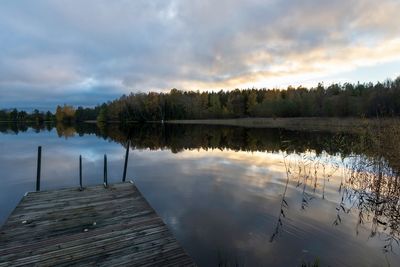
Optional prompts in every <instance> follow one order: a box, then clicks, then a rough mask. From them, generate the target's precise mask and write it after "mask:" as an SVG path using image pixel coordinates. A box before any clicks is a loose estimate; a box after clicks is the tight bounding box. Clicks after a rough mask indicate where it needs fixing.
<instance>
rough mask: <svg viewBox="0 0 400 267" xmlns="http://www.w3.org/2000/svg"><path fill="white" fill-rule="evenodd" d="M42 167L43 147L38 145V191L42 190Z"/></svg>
mask: <svg viewBox="0 0 400 267" xmlns="http://www.w3.org/2000/svg"><path fill="white" fill-rule="evenodd" d="M41 167H42V147H41V146H38V157H37V172H36V191H40V171H41Z"/></svg>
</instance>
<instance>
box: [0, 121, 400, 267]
mask: <svg viewBox="0 0 400 267" xmlns="http://www.w3.org/2000/svg"><path fill="white" fill-rule="evenodd" d="M0 132H1V133H0V148H1V151H3V153H2V154H1V156H0V169H1V170H2V172H1V179H2V185H3V186H2V187H1V189H0V207H1V212H0V222H1V223H2V222H4V220H5V219H6V218H7V216H8V214H9V213H10V212H11V211H12V210H13V208H14V207H15V205H16V204H17V202H18V201H19V199H20V198H21V197H22V196H23V194H24V193H25V192H26V191H33V190H34V187H35V174H36V172H35V171H36V168H35V164H36V155H35V153H36V149H37V146H38V145H42V146H43V155H42V157H43V159H42V185H41V187H42V188H41V189H42V190H46V189H49V188H59V187H66V186H77V187H78V186H79V168H78V167H79V166H78V164H77V162H78V158H79V155H80V154H81V155H82V164H83V169H84V173H83V184H84V185H85V184H86V185H87V184H100V183H102V168H103V155H104V154H107V157H108V174H109V183H112V182H117V181H120V180H121V177H123V166H124V158H125V151H126V150H125V149H126V145H127V144H128V142H127V141H129V143H130V145H131V150H130V151H131V152H130V154H131V155H130V157H129V164H128V169H127V179H133V180H134V181H135V183H136V184H137V186H138V188H139V189H140V190H141V191H142V193H143V195H144V196H145V197H146V199H148V201H149V202H150V204H151V205H152V206H153V207H154V208H155V209H156V211H157V212H158V213H159V215H160V216H161V217H162V218H163V219H164V221H165V222H166V223H167V225H168V226H169V228H170V229H171V230H172V231H173V233H174V234H175V236H176V237H177V238H178V240H179V241H180V243H181V244H182V245H183V246H184V248H185V249H186V250H187V252H188V253H189V254H190V255H191V256H192V257H193V258H194V260H195V261H196V262H197V263H198V264H199V265H200V266H213V265H214V266H217V265H220V266H231V265H234V266H237V265H239V266H259V265H266V264H269V265H271V266H301V265H302V263H313V262H315V261H316V260H317V261H318V262H319V263H320V265H321V266H327V265H330V266H385V265H388V264H389V263H390V264H391V265H392V266H395V265H396V264H398V263H399V262H400V258H399V253H400V249H399V237H400V233H399V224H400V212H399V205H400V202H399V196H400V186H399V176H398V171H397V170H398V168H397V165H396V164H395V163H396V162H398V160H397V158H396V156H397V154H396V153H383V151H387V149H385V145H387V144H385V143H383V141H382V140H383V139H382V140H378V141H379V142H380V143H379V145H377V146H373V145H365V144H366V143H368V144H370V143H371V142H370V141H369V142H365V138H364V137H365V136H364V135H363V136H361V135H355V134H352V135H350V134H333V133H320V132H296V131H286V130H281V129H256V128H240V127H227V126H205V125H170V124H163V125H162V124H144V125H142V124H134V125H130V126H120V125H110V126H105V125H103V126H101V125H100V126H98V125H95V124H79V125H74V126H72V125H70V126H66V125H56V126H55V127H53V126H52V125H42V126H27V125H16V124H0ZM374 136H377V135H374ZM392 136H393V135H392ZM361 137H362V138H361ZM373 141H376V140H373ZM378 141H376V142H378ZM385 142H386V141H385ZM393 142H395V141H393ZM389 145H390V146H393V144H389ZM376 147H379V148H381V150H379V149H376ZM171 152H172V153H171Z"/></svg>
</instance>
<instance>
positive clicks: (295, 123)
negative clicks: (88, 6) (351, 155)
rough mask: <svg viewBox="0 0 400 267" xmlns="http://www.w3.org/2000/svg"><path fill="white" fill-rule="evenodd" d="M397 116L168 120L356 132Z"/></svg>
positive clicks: (394, 120)
mask: <svg viewBox="0 0 400 267" xmlns="http://www.w3.org/2000/svg"><path fill="white" fill-rule="evenodd" d="M399 122H400V120H399V118H380V119H371V118H368V119H367V118H337V117H330V118H321V117H297V118H239V119H205V120H203V119H201V120H169V121H165V123H170V124H205V125H226V126H239V127H246V128H282V129H287V130H307V131H334V132H353V133H354V132H358V131H359V130H362V129H364V128H365V127H368V126H371V125H372V126H383V127H384V126H387V125H391V124H393V123H399Z"/></svg>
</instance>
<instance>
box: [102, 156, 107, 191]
mask: <svg viewBox="0 0 400 267" xmlns="http://www.w3.org/2000/svg"><path fill="white" fill-rule="evenodd" d="M103 184H104V187H107V155H106V154H104V183H103Z"/></svg>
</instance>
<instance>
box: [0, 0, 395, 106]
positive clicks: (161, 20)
mask: <svg viewBox="0 0 400 267" xmlns="http://www.w3.org/2000/svg"><path fill="white" fill-rule="evenodd" d="M399 13H400V2H399V1H396V0H382V1H379V2H378V1H372V0H363V1H361V0H357V1H356V0H338V1H328V0H321V1H312V0H303V1H295V0H284V1H276V0H269V1H265V0H251V1H239V0H235V1H227V0H222V1H211V0H204V1H195V2H193V1H183V0H181V1H179V0H176V1H161V0H160V1H127V0H116V1H106V0H96V1H94V0H86V1H66V0H64V1H45V0H38V1H35V3H32V2H31V1H27V0H25V1H23V0H22V1H3V2H2V8H1V9H0V38H1V40H2V42H1V43H0V105H2V106H7V105H14V104H15V103H17V102H19V101H21V102H23V103H24V105H29V103H31V104H32V105H35V104H37V101H38V99H39V100H40V99H45V100H46V101H48V102H49V105H50V104H54V103H59V102H60V101H61V102H71V103H72V104H74V103H77V99H78V100H79V101H78V102H80V103H91V104H97V103H99V102H101V101H104V97H107V96H114V95H119V94H122V93H129V92H131V91H134V92H135V91H149V90H165V89H169V88H172V87H176V88H180V89H191V90H197V89H200V90H204V89H221V88H225V89H232V88H236V87H252V86H257V87H265V86H274V85H276V86H285V85H288V84H293V85H296V84H299V83H302V82H304V81H305V80H307V81H311V82H313V83H315V84H316V83H317V82H318V81H321V80H322V81H323V80H324V79H325V80H330V79H331V77H337V76H338V75H339V74H340V73H346V72H347V73H349V72H354V71H356V70H357V69H358V68H361V67H365V66H373V67H374V68H372V69H371V79H374V80H376V79H378V78H381V77H378V76H376V75H375V76H374V72H376V70H377V69H379V68H382V66H384V65H385V64H384V63H387V62H397V64H398V66H399V67H400V59H399V55H400V53H399V49H398V47H399V36H400V16H398V15H397V14H399ZM374 70H375V71H374ZM379 72H380V73H382V71H379ZM354 73H355V72H354ZM344 75H345V74H344ZM394 75H395V74H394V73H389V72H388V73H387V76H386V77H393V76H394ZM386 77H384V78H386ZM99 95H101V97H99ZM59 99H61V100H59Z"/></svg>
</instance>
